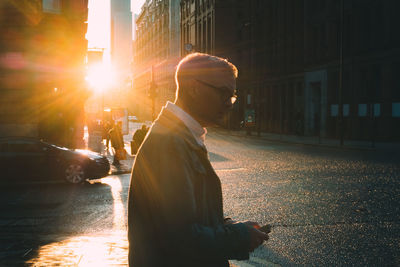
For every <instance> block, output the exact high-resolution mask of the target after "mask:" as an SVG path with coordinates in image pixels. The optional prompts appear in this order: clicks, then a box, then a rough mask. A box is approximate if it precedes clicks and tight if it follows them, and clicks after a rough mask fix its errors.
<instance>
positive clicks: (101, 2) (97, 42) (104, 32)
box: [86, 0, 145, 49]
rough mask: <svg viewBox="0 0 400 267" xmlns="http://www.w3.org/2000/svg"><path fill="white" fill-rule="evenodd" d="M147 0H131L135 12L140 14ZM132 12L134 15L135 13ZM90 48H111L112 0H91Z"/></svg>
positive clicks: (89, 19)
mask: <svg viewBox="0 0 400 267" xmlns="http://www.w3.org/2000/svg"><path fill="white" fill-rule="evenodd" d="M144 2H145V0H131V10H132V13H133V14H139V12H140V10H141V7H142V5H143V3H144ZM133 14H132V17H134V15H133ZM88 23H89V24H88V32H87V35H86V38H87V39H88V41H89V43H88V46H89V48H106V49H109V48H110V0H89V16H88Z"/></svg>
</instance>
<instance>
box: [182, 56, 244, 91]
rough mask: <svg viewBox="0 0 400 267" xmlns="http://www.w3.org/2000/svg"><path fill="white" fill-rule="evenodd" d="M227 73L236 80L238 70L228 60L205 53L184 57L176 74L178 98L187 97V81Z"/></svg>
mask: <svg viewBox="0 0 400 267" xmlns="http://www.w3.org/2000/svg"><path fill="white" fill-rule="evenodd" d="M221 70H222V71H227V72H230V73H232V75H233V76H235V78H237V76H238V70H237V68H236V67H235V65H233V64H232V63H230V62H229V61H228V60H226V59H224V58H221V57H217V56H212V55H208V54H204V53H193V54H189V55H187V56H186V57H184V58H183V59H182V60H181V61H180V62H179V64H178V66H177V68H176V72H175V83H176V97H177V98H178V96H179V97H180V98H181V97H182V96H183V95H185V89H186V88H185V85H186V82H187V81H190V80H194V79H203V78H204V77H207V76H209V75H213V74H214V73H215V72H216V71H221Z"/></svg>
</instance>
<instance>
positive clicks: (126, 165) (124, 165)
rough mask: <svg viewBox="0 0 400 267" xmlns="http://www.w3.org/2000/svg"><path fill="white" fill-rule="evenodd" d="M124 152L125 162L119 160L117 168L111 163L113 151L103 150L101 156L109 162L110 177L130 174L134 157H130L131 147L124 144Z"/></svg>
mask: <svg viewBox="0 0 400 267" xmlns="http://www.w3.org/2000/svg"><path fill="white" fill-rule="evenodd" d="M125 150H126V152H127V155H126V160H120V163H121V164H120V165H119V166H114V165H112V164H111V163H112V162H113V159H114V152H113V149H108V150H107V149H104V150H103V151H102V153H101V154H103V155H104V156H106V157H107V159H108V161H109V162H110V175H119V174H127V173H131V170H132V165H133V161H134V160H135V156H132V155H131V145H130V143H129V144H128V143H127V142H125Z"/></svg>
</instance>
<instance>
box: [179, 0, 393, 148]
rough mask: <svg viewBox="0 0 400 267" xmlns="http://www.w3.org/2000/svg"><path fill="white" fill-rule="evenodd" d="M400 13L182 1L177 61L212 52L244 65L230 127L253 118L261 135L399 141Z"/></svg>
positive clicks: (369, 5) (342, 6)
mask: <svg viewBox="0 0 400 267" xmlns="http://www.w3.org/2000/svg"><path fill="white" fill-rule="evenodd" d="M398 6H399V4H398V2H397V1H394V0H384V1H379V2H377V1H361V0H351V1H330V0H299V1H290V0H280V1H277V0H264V1H262V0H250V1H238V0H226V1H213V0H182V1H181V54H182V56H183V55H185V54H188V53H192V52H196V51H199V52H206V53H211V54H214V55H217V56H222V57H225V58H228V59H229V60H230V61H231V62H233V63H234V64H235V65H236V66H237V67H238V69H239V78H238V82H237V87H238V92H239V99H238V104H237V106H236V107H235V110H234V112H233V114H232V115H231V117H230V118H227V121H226V126H227V127H232V128H237V127H238V126H239V122H240V121H241V120H244V119H245V117H246V116H247V114H254V115H255V117H256V127H255V130H257V131H267V132H273V133H282V134H298V135H308V136H320V137H327V138H342V139H343V138H346V139H355V140H371V141H375V140H399V139H400V132H399V131H400V129H399V91H400V90H399V88H398V84H399V83H398V82H397V79H396V75H397V73H398V69H399V68H398V66H399V64H398V62H399V47H400V45H399V37H398V35H397V34H393V33H394V32H395V28H394V27H395V26H394V25H396V15H395V12H394V10H397V8H398ZM186 48H187V49H186Z"/></svg>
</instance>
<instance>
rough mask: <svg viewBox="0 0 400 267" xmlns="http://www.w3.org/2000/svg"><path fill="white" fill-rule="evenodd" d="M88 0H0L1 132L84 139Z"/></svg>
mask: <svg viewBox="0 0 400 267" xmlns="http://www.w3.org/2000/svg"><path fill="white" fill-rule="evenodd" d="M87 15H88V9H87V0H74V1H67V0H35V1H11V0H5V1H2V2H1V3H0V35H1V36H2V38H1V40H0V94H1V97H0V102H1V103H0V107H1V108H0V114H1V115H0V136H8V135H25V136H37V137H41V138H44V139H46V140H48V141H51V142H55V143H59V144H63V145H68V146H79V145H81V143H80V142H81V141H82V137H83V104H84V101H85V99H86V96H87V93H86V89H85V84H84V58H85V55H86V50H87V40H86V39H85V34H86V27H87V24H86V23H85V22H86V21H87Z"/></svg>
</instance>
